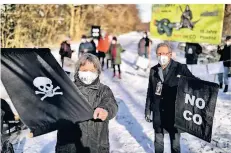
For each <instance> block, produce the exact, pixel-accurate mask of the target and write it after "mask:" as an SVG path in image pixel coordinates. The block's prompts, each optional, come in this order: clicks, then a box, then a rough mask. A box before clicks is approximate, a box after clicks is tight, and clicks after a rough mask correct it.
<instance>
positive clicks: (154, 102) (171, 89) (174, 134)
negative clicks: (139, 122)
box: [145, 43, 194, 153]
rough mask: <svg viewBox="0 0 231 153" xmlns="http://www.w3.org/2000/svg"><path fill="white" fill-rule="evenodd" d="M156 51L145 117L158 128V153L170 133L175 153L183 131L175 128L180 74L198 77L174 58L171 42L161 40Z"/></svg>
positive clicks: (156, 146)
mask: <svg viewBox="0 0 231 153" xmlns="http://www.w3.org/2000/svg"><path fill="white" fill-rule="evenodd" d="M156 54H157V57H158V62H159V64H157V65H156V66H154V67H152V68H151V70H150V76H149V85H148V91H147V99H146V106H145V119H146V121H147V122H151V121H152V120H151V112H152V114H153V127H154V130H155V142H154V145H155V153H163V152H164V134H165V133H166V132H168V133H169V135H170V141H171V150H172V153H179V152H180V133H179V131H178V129H176V128H175V127H174V117H175V100H176V93H177V86H178V81H179V76H180V75H183V76H188V77H194V76H193V75H192V74H191V72H190V71H189V70H188V68H187V65H183V64H180V63H178V62H176V61H174V60H172V59H171V56H172V50H171V47H170V46H169V44H167V43H160V44H159V45H158V46H157V49H156Z"/></svg>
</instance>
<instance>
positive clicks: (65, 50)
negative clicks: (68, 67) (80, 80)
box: [59, 41, 73, 59]
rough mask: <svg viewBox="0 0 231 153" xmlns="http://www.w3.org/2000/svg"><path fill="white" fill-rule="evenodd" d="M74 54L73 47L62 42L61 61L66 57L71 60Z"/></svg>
mask: <svg viewBox="0 0 231 153" xmlns="http://www.w3.org/2000/svg"><path fill="white" fill-rule="evenodd" d="M72 52H73V51H72V50H71V45H70V44H68V43H67V42H66V41H64V42H62V44H61V47H60V50H59V54H60V55H61V59H63V58H64V57H69V58H71V55H72Z"/></svg>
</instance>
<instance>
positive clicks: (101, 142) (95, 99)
mask: <svg viewBox="0 0 231 153" xmlns="http://www.w3.org/2000/svg"><path fill="white" fill-rule="evenodd" d="M75 84H76V86H77V87H78V88H79V89H80V91H81V93H82V94H83V95H84V96H85V97H86V98H87V99H88V101H89V103H90V105H91V106H92V107H93V108H94V109H95V108H97V107H100V108H103V109H105V110H107V111H108V118H107V119H106V120H105V121H101V120H94V119H92V120H88V121H85V122H81V123H77V124H73V123H68V122H67V121H66V124H65V126H63V127H62V126H60V127H61V128H60V129H59V130H58V134H57V145H56V152H59V153H64V152H65V153H66V152H67V153H109V132H108V124H109V120H110V119H112V118H114V117H115V115H116V113H117V111H118V106H117V103H116V100H115V98H114V96H113V93H112V91H111V89H110V88H109V87H108V86H106V85H103V84H101V83H100V81H99V79H97V80H96V81H95V82H94V83H92V84H91V85H85V84H84V83H82V82H81V81H80V80H79V78H78V77H76V79H75ZM62 125H63V124H62Z"/></svg>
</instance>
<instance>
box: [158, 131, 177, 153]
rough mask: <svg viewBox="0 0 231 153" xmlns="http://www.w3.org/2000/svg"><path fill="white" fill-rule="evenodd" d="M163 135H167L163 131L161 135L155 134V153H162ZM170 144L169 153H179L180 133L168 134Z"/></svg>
mask: <svg viewBox="0 0 231 153" xmlns="http://www.w3.org/2000/svg"><path fill="white" fill-rule="evenodd" d="M164 133H167V131H166V130H164V132H163V133H155V142H154V146H155V153H163V152H164ZM169 137H170V143H171V152H172V153H180V133H169Z"/></svg>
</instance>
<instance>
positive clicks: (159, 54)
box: [157, 53, 171, 56]
mask: <svg viewBox="0 0 231 153" xmlns="http://www.w3.org/2000/svg"><path fill="white" fill-rule="evenodd" d="M170 54H171V53H157V55H158V56H161V55H170Z"/></svg>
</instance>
